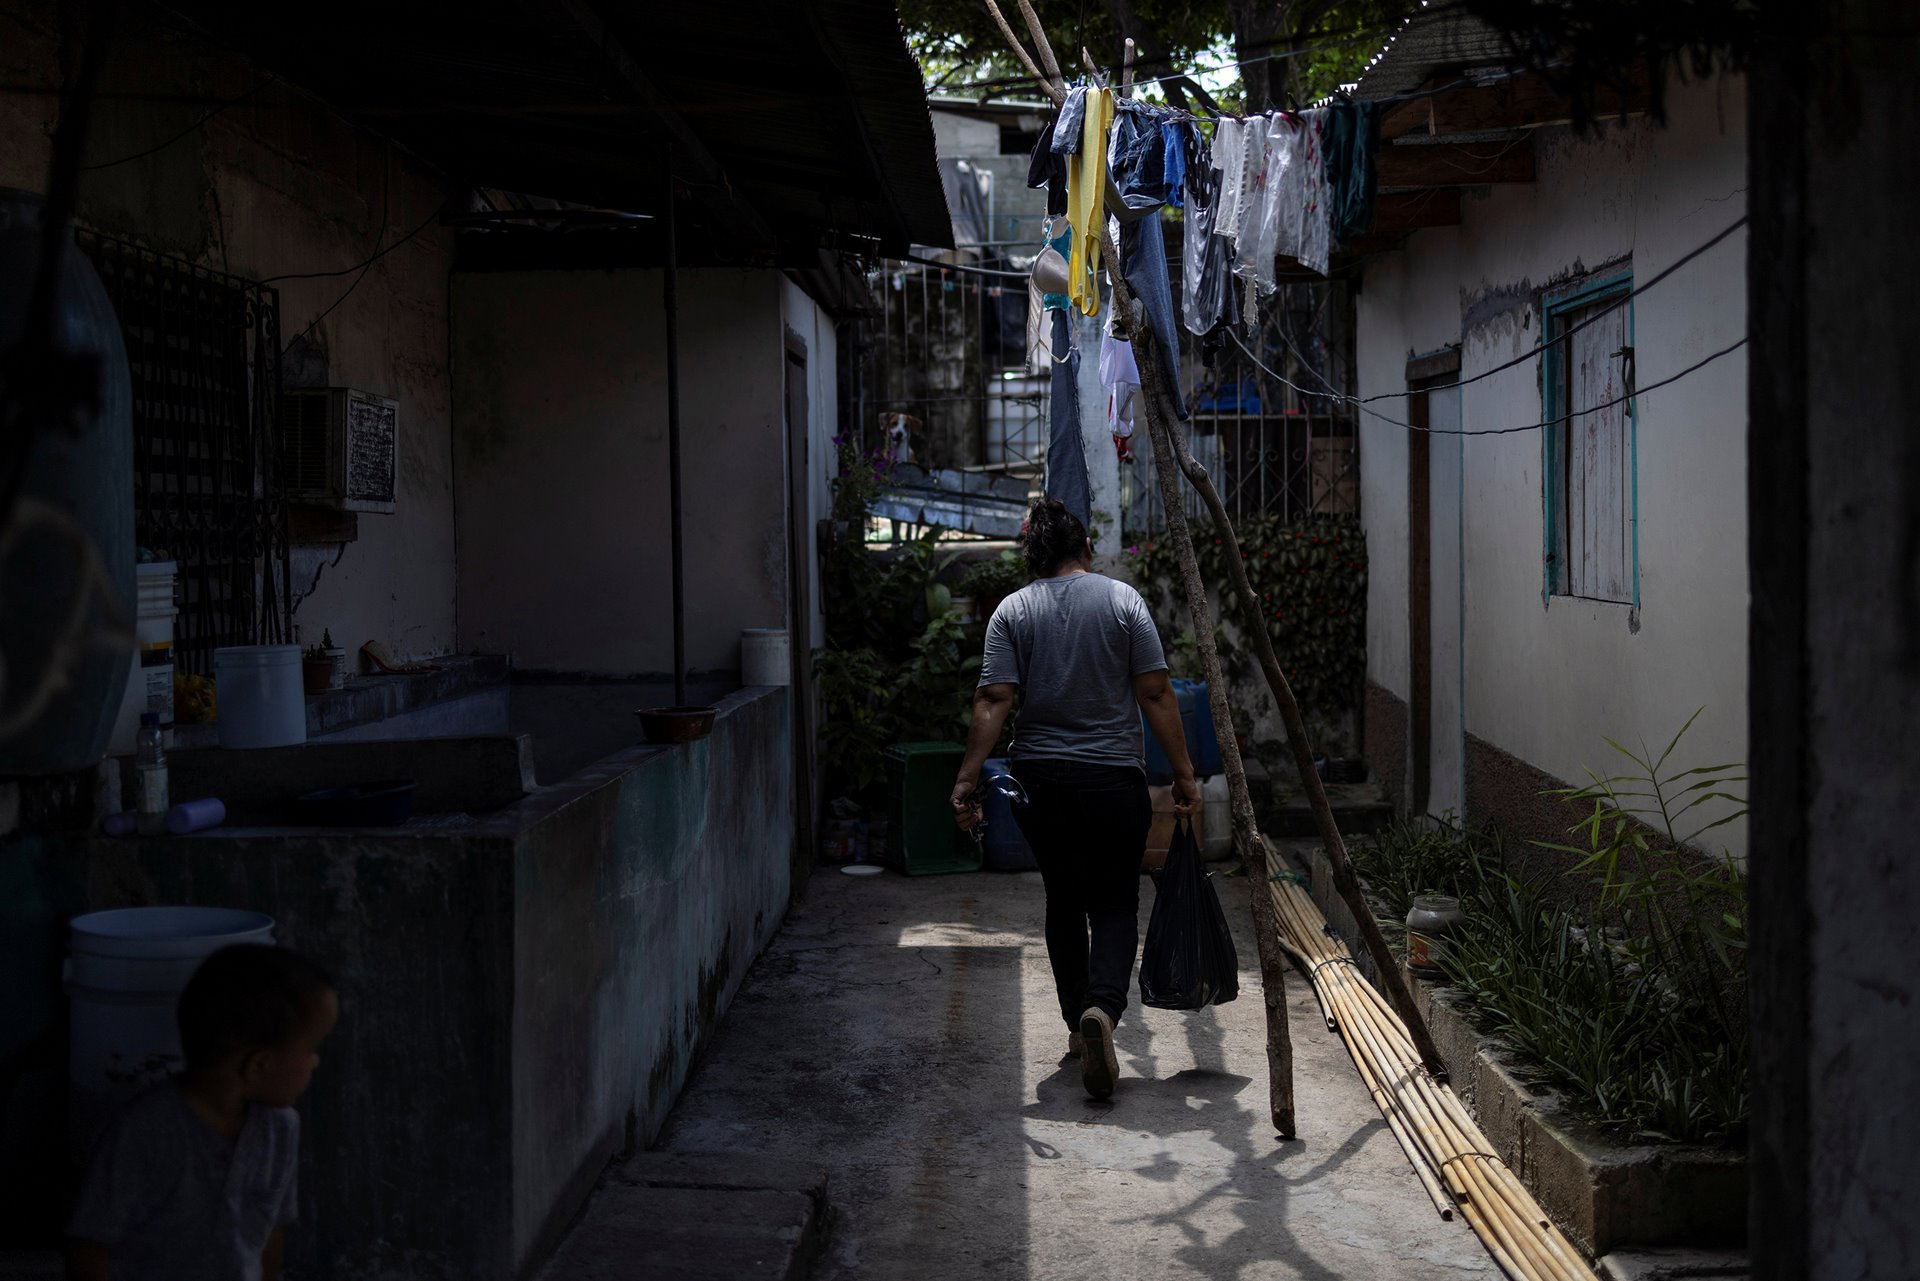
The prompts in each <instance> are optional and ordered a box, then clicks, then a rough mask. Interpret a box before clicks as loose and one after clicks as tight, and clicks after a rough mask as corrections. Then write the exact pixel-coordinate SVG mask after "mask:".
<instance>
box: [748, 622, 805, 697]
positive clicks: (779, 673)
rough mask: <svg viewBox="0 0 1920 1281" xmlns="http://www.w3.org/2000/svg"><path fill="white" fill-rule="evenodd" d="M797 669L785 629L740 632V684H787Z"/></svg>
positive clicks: (756, 629)
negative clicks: (793, 663)
mask: <svg viewBox="0 0 1920 1281" xmlns="http://www.w3.org/2000/svg"><path fill="white" fill-rule="evenodd" d="M792 679H793V666H792V659H791V658H790V657H789V651H788V648H787V629H786V628H784V627H749V628H747V630H746V631H744V632H741V633H740V683H741V684H742V685H786V684H789V683H791V682H792Z"/></svg>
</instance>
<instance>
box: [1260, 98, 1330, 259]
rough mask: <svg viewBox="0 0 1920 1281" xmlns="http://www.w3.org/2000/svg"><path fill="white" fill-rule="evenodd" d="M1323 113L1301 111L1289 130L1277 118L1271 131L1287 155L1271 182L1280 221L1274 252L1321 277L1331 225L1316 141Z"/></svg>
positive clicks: (1324, 170) (1321, 157)
mask: <svg viewBox="0 0 1920 1281" xmlns="http://www.w3.org/2000/svg"><path fill="white" fill-rule="evenodd" d="M1326 114H1327V113H1326V111H1325V110H1317V111H1308V112H1304V113H1302V114H1301V115H1300V116H1298V117H1296V118H1295V120H1294V122H1293V127H1291V128H1286V127H1284V126H1283V125H1281V124H1279V123H1277V122H1276V124H1275V127H1274V135H1273V136H1274V142H1275V145H1276V147H1277V148H1279V149H1282V150H1283V151H1284V155H1285V159H1284V162H1283V167H1282V168H1281V169H1280V171H1279V174H1278V176H1277V178H1276V181H1275V189H1276V205H1277V207H1278V210H1279V214H1280V219H1279V227H1278V234H1277V236H1276V237H1275V240H1274V250H1275V252H1277V253H1279V254H1281V255H1283V256H1285V257H1288V258H1292V259H1293V260H1294V261H1296V262H1298V263H1299V264H1300V265H1301V266H1302V267H1305V268H1306V269H1307V270H1308V271H1315V272H1318V273H1320V274H1321V275H1323V276H1324V275H1326V274H1327V254H1328V243H1327V242H1328V239H1329V226H1330V223H1329V212H1330V202H1329V201H1328V198H1327V167H1326V159H1325V154H1324V152H1323V151H1322V149H1321V143H1320V134H1321V128H1322V126H1323V125H1324V123H1325V121H1326ZM1282 119H1284V117H1283V118H1282Z"/></svg>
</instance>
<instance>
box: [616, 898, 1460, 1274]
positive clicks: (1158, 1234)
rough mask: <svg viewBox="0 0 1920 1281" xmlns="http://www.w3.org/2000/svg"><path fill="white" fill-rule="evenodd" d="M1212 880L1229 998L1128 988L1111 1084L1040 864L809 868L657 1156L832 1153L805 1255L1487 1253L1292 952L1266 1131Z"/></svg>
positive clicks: (951, 1268) (1127, 1263)
mask: <svg viewBox="0 0 1920 1281" xmlns="http://www.w3.org/2000/svg"><path fill="white" fill-rule="evenodd" d="M1216 883H1217V884H1218V885H1220V886H1221V887H1222V892H1223V895H1224V899H1225V902H1226V905H1227V908H1228V915H1229V917H1230V918H1231V919H1232V920H1233V922H1234V925H1235V930H1236V934H1237V935H1238V943H1239V952H1240V960H1241V966H1242V976H1241V996H1240V999H1239V1000H1238V1001H1236V1002H1234V1003H1232V1004H1230V1005H1226V1006H1218V1007H1214V1008H1212V1009H1209V1010H1205V1011H1202V1012H1199V1013H1177V1012H1169V1011H1160V1010H1146V1011H1142V1010H1141V1009H1140V1008H1139V1007H1138V1006H1137V1004H1136V1005H1134V1006H1132V1007H1130V1008H1129V1010H1128V1013H1127V1017H1126V1020H1125V1021H1124V1023H1123V1024H1122V1026H1121V1030H1120V1034H1119V1037H1118V1042H1119V1048H1120V1052H1121V1072H1122V1081H1121V1088H1120V1090H1119V1091H1118V1093H1117V1094H1116V1096H1115V1098H1114V1100H1113V1101H1112V1102H1111V1103H1110V1104H1103V1103H1095V1102H1092V1101H1090V1100H1089V1099H1088V1098H1087V1097H1086V1096H1085V1094H1084V1093H1083V1091H1082V1089H1081V1086H1080V1079H1079V1069H1078V1064H1077V1061H1076V1060H1071V1059H1067V1058H1066V1057H1065V1056H1064V1051H1065V1048H1066V1029H1065V1028H1064V1027H1063V1026H1062V1025H1061V1022H1060V1018H1059V1015H1058V1013H1057V1008H1056V1005H1055V1001H1054V997H1053V988H1052V979H1051V976H1050V973H1049V971H1048V968H1047V958H1046V949H1045V946H1044V943H1043V942H1042V939H1041V886H1040V879H1039V876H1038V875H1037V874H1025V875H995V874H991V873H987V874H980V875H969V876H947V877H926V878H918V879H908V878H905V877H901V876H898V875H895V874H892V873H888V874H885V875H882V876H877V877H871V878H856V877H850V876H844V875H841V874H839V873H838V872H837V871H834V870H831V869H828V870H823V871H820V872H817V873H816V874H815V875H814V877H813V880H812V883H811V884H810V885H809V886H808V888H807V893H806V895H805V898H804V900H803V901H802V902H801V903H800V905H799V906H798V907H797V908H796V909H795V910H794V911H793V913H792V914H791V916H790V917H789V919H788V921H787V923H786V925H785V927H784V928H783V929H782V930H781V931H780V933H779V935H778V936H777V937H776V938H775V939H774V941H773V943H772V945H771V946H770V947H769V948H768V950H767V952H766V953H765V954H764V955H763V956H762V957H761V958H760V960H759V962H758V963H757V964H756V965H755V966H754V968H753V970H752V972H751V973H750V974H749V975H748V977H747V980H746V983H745V986H744V987H743V988H742V989H741V992H740V994H739V996H738V997H737V998H736V1000H735V1001H734V1003H733V1006H732V1008H731V1010H730V1011H729V1012H728V1014H727V1016H726V1019H725V1021H724V1023H723V1025H722V1026H721V1028H720V1030H719V1033H718V1035H717V1036H716V1038H715V1040H714V1042H713V1045H712V1049H711V1051H710V1052H709V1053H708V1054H707V1055H706V1056H705V1058H704V1059H703V1060H702V1062H701V1063H700V1065H699V1067H698V1069H697V1070H696V1072H695V1075H694V1077H693V1079H692V1081H691V1082H690V1084H689V1085H688V1087H687V1090H686V1092H685V1094H684V1095H683V1096H682V1098H681V1100H680V1103H679V1106H678V1107H677V1109H676V1110H675V1111H674V1113H673V1115H672V1117H671V1118H670V1120H669V1121H668V1123H667V1126H666V1129H665V1131H664V1132H663V1134H662V1135H661V1138H660V1142H659V1143H658V1144H657V1145H656V1154H650V1157H652V1159H656V1160H657V1159H659V1157H658V1155H657V1152H658V1151H659V1150H665V1151H669V1152H678V1153H725V1154H735V1155H737V1156H740V1157H748V1158H755V1159H767V1160H770V1161H779V1162H795V1163H802V1164H804V1163H811V1164H812V1165H813V1166H815V1167H821V1166H824V1167H825V1171H826V1175H827V1183H826V1193H825V1202H826V1204H827V1206H828V1208H829V1212H830V1214H829V1225H828V1229H827V1238H826V1242H825V1245H824V1247H823V1248H822V1250H821V1252H820V1254H819V1257H818V1258H817V1259H816V1261H815V1262H814V1265H813V1270H812V1276H813V1277H814V1278H816V1279H817V1281H852V1279H853V1278H863V1279H865V1278H895V1277H913V1278H927V1279H929V1281H937V1279H944V1278H955V1279H957V1278H988V1277H991V1278H1019V1277H1030V1278H1035V1279H1041V1278H1044V1279H1045V1281H1076V1279H1078V1278H1089V1279H1091V1278H1101V1279H1103V1281H1104V1279H1106V1278H1133V1277H1154V1278H1163V1277H1205V1278H1211V1279H1212V1281H1227V1279H1229V1278H1233V1279H1242V1278H1245V1279H1250V1278H1302V1279H1306V1281H1334V1279H1335V1278H1372V1279H1382V1281H1384V1279H1386V1278H1432V1277H1477V1276H1496V1275H1497V1271H1496V1269H1495V1268H1494V1266H1493V1264H1492V1262H1491V1261H1490V1260H1489V1258H1488V1257H1487V1254H1486V1252H1485V1251H1484V1250H1483V1249H1482V1248H1481V1246H1480V1244H1479V1243H1478V1242H1477V1241H1476V1240H1475V1239H1474V1237H1473V1235H1472V1233H1471V1232H1470V1231H1468V1229H1467V1227H1466V1226H1465V1225H1464V1224H1463V1223H1461V1222H1458V1221H1455V1222H1445V1221H1442V1220H1441V1219H1440V1218H1439V1217H1438V1215H1437V1214H1435V1212H1434V1210H1433V1207H1432V1205H1431V1204H1430V1203H1429V1202H1428V1200H1427V1198H1426V1196H1425V1194H1424V1193H1423V1192H1422V1191H1421V1189H1420V1185H1419V1183H1418V1182H1417V1181H1416V1180H1415V1177H1414V1175H1413V1172H1412V1170H1411V1169H1410V1168H1409V1167H1408V1164H1407V1162H1406V1159H1405V1157H1403V1156H1402V1155H1401V1152H1400V1150H1399V1149H1398V1148H1397V1147H1396V1146H1395V1144H1394V1141H1393V1138H1392V1136H1391V1135H1390V1134H1389V1133H1388V1131H1387V1129H1386V1128H1385V1126H1384V1124H1383V1123H1382V1121H1381V1120H1380V1117H1379V1114H1378V1113H1377V1112H1376V1111H1375V1110H1374V1108H1373V1106H1372V1104H1371V1103H1370V1102H1369V1100H1368V1098H1367V1096H1366V1093H1365V1092H1364V1090H1363V1089H1362V1087H1361V1084H1360V1081H1359V1078H1358V1076H1357V1075H1356V1073H1355V1071H1354V1069H1353V1066H1352V1064H1351V1063H1350V1062H1349V1061H1348V1059H1347V1055H1346V1052H1345V1050H1344V1049H1342V1047H1341V1045H1340V1042H1339V1040H1338V1039H1337V1038H1336V1037H1334V1036H1332V1035H1329V1034H1328V1033H1327V1032H1326V1031H1325V1028H1324V1024H1322V1022H1321V1021H1320V1019H1319V1016H1318V1013H1317V1010H1316V1007H1315V1005H1314V1001H1313V996H1312V994H1311V992H1310V991H1309V990H1308V988H1307V987H1306V985H1305V984H1304V983H1300V982H1298V981H1297V980H1294V979H1293V976H1291V975H1290V976H1289V978H1290V980H1292V981H1290V982H1289V985H1288V994H1289V1005H1290V1015H1291V1022H1292V1028H1293V1036H1294V1048H1295V1069H1296V1080H1297V1098H1298V1107H1299V1116H1300V1127H1301V1134H1300V1137H1299V1138H1298V1139H1297V1140H1295V1141H1292V1142H1284V1143H1283V1142H1281V1141H1279V1140H1278V1139H1277V1138H1276V1137H1275V1135H1274V1133H1273V1131H1272V1129H1271V1128H1270V1126H1269V1124H1268V1122H1267V1119H1266V1088H1265V1084H1264V1080H1265V1059H1264V1049H1263V1031H1262V1019H1261V1004H1260V995H1259V978H1258V974H1257V972H1256V970H1255V969H1254V967H1253V958H1254V947H1253V940H1252V927H1251V920H1250V916H1249V913H1248V911H1247V910H1246V906H1245V898H1244V892H1243V884H1244V883H1243V882H1241V881H1239V880H1238V879H1229V878H1220V879H1218V880H1217V881H1216ZM1152 901H1153V892H1152V889H1151V887H1150V886H1147V885H1144V884H1143V886H1142V894H1141V925H1142V935H1143V937H1144V933H1145V923H1146V919H1147V914H1148V912H1149V911H1150V910H1151V907H1152ZM1136 997H1137V991H1136ZM588 1218H589V1221H591V1219H592V1213H591V1211H590V1212H589V1216H588ZM769 1275H778V1273H769Z"/></svg>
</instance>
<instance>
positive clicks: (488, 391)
mask: <svg viewBox="0 0 1920 1281" xmlns="http://www.w3.org/2000/svg"><path fill="white" fill-rule="evenodd" d="M781 282H782V278H781V277H780V276H779V275H778V274H776V273H774V272H771V271H723V270H706V271H683V272H681V273H680V424H681V441H682V455H681V458H682V472H681V475H682V484H683V492H684V495H685V525H684V529H685V535H686V561H685V564H686V603H687V662H688V666H689V667H691V668H693V669H695V670H698V671H727V670H737V668H738V667H739V650H740V632H741V629H743V628H747V627H782V626H785V625H786V614H787V611H786V580H787V526H786V463H785V457H786V444H785V400H784V392H783V389H782V362H783V360H784V355H783V353H784V350H785V348H784V345H783V339H782V335H781V317H782V305H781V294H780V289H781ZM452 329H453V338H452V351H453V356H452V363H453V379H454V388H455V413H454V456H455V471H456V478H457V489H458V503H457V507H458V529H459V560H460V575H459V595H460V623H459V643H460V647H461V648H462V649H471V648H480V649H484V650H486V651H488V652H498V653H508V654H511V655H512V656H513V660H514V663H515V665H516V666H518V667H522V668H528V669H533V670H546V671H572V672H592V673H603V674H612V675H628V674H633V673H643V672H663V671H671V670H672V669H673V628H672V600H673V597H672V586H671V584H672V578H671V575H672V568H671V566H672V561H671V553H670V524H669V520H668V481H667V474H668V473H667V392H666V346H665V344H666V336H665V335H666V329H665V314H664V310H663V307H662V302H661V275H660V273H659V272H657V271H555V272H537V273H535V272H503V273H497V274H494V273H465V272H463V273H460V274H458V275H456V276H455V277H454V281H453V324H452Z"/></svg>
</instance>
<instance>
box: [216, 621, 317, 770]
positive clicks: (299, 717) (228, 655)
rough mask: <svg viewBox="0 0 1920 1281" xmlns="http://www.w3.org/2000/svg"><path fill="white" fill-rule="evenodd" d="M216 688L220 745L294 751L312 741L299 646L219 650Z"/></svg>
mask: <svg viewBox="0 0 1920 1281" xmlns="http://www.w3.org/2000/svg"><path fill="white" fill-rule="evenodd" d="M213 684H214V700H215V703H216V705H217V706H218V707H219V709H220V711H219V725H220V746H222V747H290V746H293V745H295V744H298V743H304V742H306V741H307V699H306V688H305V684H304V682H303V681H302V680H301V678H300V647H299V646H298V645H234V646H230V647H229V648H226V649H216V650H214V651H213Z"/></svg>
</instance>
